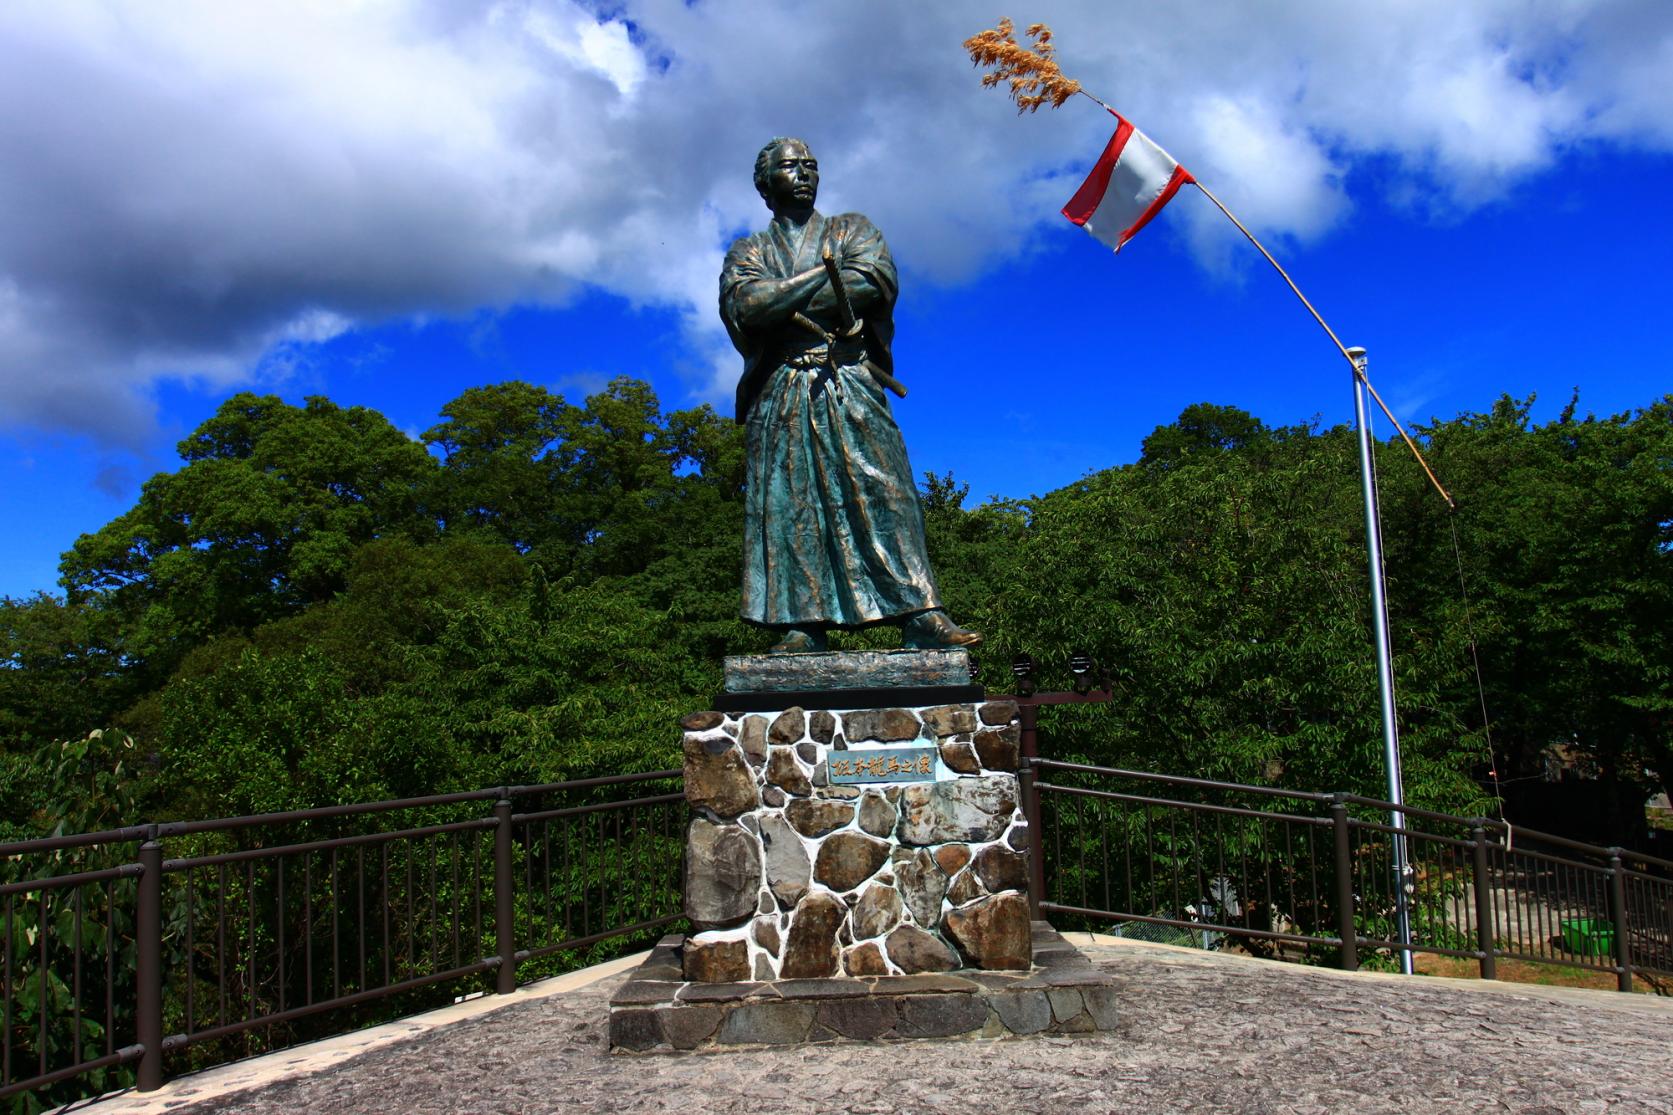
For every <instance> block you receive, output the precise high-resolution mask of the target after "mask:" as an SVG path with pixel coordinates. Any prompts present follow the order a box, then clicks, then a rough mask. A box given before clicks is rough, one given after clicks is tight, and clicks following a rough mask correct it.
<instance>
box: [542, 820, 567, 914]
mask: <svg viewBox="0 0 1673 1115" xmlns="http://www.w3.org/2000/svg"><path fill="white" fill-rule="evenodd" d="M540 845H541V858H542V862H543V863H544V865H545V870H546V902H545V906H546V932H547V933H548V934H551V933H553V932H555V931H554V929H553V928H552V891H553V889H554V888H553V887H552V822H551V821H550V820H547V821H543V822H541V825H540ZM556 939H557V940H560V941H561V940H563V938H562V937H557V938H556Z"/></svg>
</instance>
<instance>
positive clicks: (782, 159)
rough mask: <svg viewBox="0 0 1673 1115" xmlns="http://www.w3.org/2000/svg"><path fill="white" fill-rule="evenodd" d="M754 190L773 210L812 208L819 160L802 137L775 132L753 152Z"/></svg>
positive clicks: (817, 193) (816, 188)
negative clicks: (758, 152) (757, 150)
mask: <svg viewBox="0 0 1673 1115" xmlns="http://www.w3.org/2000/svg"><path fill="white" fill-rule="evenodd" d="M755 191H756V193H758V194H760V195H761V200H763V201H765V202H766V203H767V208H768V209H771V210H772V211H773V212H774V213H778V212H782V211H784V210H797V209H812V208H813V203H814V200H815V199H816V198H817V197H818V196H819V160H817V159H815V158H814V157H813V152H811V151H809V150H808V149H807V144H805V143H803V142H802V141H801V140H799V139H792V138H790V137H788V136H774V137H773V138H772V139H771V140H770V141H769V142H768V143H767V146H765V147H763V148H761V152H760V154H758V155H756V156H755Z"/></svg>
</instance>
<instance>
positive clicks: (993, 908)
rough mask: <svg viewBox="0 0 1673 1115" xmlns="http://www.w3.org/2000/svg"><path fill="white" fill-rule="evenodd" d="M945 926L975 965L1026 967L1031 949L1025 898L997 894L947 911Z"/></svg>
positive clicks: (1011, 967) (979, 966)
mask: <svg viewBox="0 0 1673 1115" xmlns="http://www.w3.org/2000/svg"><path fill="white" fill-rule="evenodd" d="M946 927H947V932H948V934H949V935H950V936H951V937H952V938H953V943H954V944H956V945H958V948H959V951H960V952H961V953H963V954H964V955H965V957H966V958H968V959H969V961H970V962H971V964H972V965H974V966H975V967H978V968H987V969H989V970H994V969H1019V970H1020V969H1026V968H1027V967H1028V966H1029V958H1030V953H1031V952H1032V932H1031V930H1030V927H1029V923H1028V900H1027V899H1026V898H1024V897H1022V895H1020V894H996V895H993V896H992V897H989V898H983V899H980V900H979V901H976V902H973V903H971V904H970V905H969V906H965V907H963V908H961V909H957V910H953V911H951V912H949V913H948V914H947V919H946Z"/></svg>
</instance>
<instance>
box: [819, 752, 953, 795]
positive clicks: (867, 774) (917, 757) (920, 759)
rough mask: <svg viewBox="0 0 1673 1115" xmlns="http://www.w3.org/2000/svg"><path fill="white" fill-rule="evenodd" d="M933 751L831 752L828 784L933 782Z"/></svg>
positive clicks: (828, 758)
mask: <svg viewBox="0 0 1673 1115" xmlns="http://www.w3.org/2000/svg"><path fill="white" fill-rule="evenodd" d="M935 752H936V749H935V748H933V747H878V748H868V749H866V750H864V751H832V752H830V753H829V755H828V756H827V761H828V763H829V771H830V776H831V781H832V782H835V783H837V784H838V785H842V786H852V785H854V784H855V783H861V782H933V781H934V780H935Z"/></svg>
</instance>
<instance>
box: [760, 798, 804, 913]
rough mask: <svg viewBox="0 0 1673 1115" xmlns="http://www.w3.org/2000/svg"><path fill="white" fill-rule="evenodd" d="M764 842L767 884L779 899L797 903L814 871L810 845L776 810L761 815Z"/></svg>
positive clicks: (762, 840) (791, 903)
mask: <svg viewBox="0 0 1673 1115" xmlns="http://www.w3.org/2000/svg"><path fill="white" fill-rule="evenodd" d="M761 842H762V843H763V844H764V845H766V849H767V851H766V863H767V886H769V887H770V888H772V892H773V897H774V898H777V899H778V900H779V902H781V903H783V904H784V905H786V906H794V905H795V904H796V903H797V902H800V901H801V900H802V895H804V894H806V893H807V887H808V879H809V877H810V876H811V875H812V873H813V864H812V863H811V861H809V860H808V858H807V849H806V848H805V847H804V846H803V845H802V841H801V838H800V837H799V836H797V835H796V832H795V830H794V829H792V828H791V827H790V822H789V821H786V820H785V819H784V818H783V817H782V816H780V815H779V814H777V813H768V814H765V815H763V816H762V818H761Z"/></svg>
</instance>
